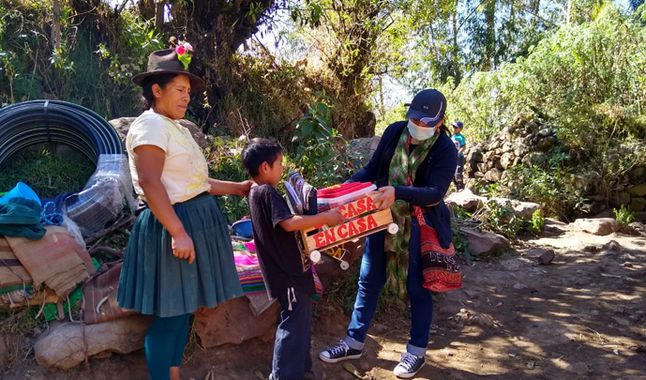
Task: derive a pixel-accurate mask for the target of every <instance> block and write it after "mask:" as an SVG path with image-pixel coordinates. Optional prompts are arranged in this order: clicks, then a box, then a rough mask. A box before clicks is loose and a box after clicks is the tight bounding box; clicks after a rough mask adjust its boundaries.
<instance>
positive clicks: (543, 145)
mask: <svg viewBox="0 0 646 380" xmlns="http://www.w3.org/2000/svg"><path fill="white" fill-rule="evenodd" d="M556 147H561V148H562V149H563V150H564V151H566V152H567V151H568V149H567V147H565V146H564V145H563V144H562V142H561V141H559V139H558V137H557V136H556V132H555V130H554V128H552V127H550V126H548V125H543V124H541V123H540V122H538V121H536V120H529V121H525V120H517V121H516V122H515V123H513V124H512V125H511V126H508V127H505V128H504V129H503V130H502V131H500V132H498V133H497V134H496V135H494V136H493V137H492V138H491V139H489V140H487V141H483V142H479V143H475V144H468V145H467V150H466V152H465V157H466V162H465V168H464V174H465V179H466V181H467V186H471V187H474V185H475V184H476V183H484V184H487V183H497V182H499V181H501V180H503V179H505V178H506V177H507V170H508V169H509V168H511V167H512V166H514V165H519V164H523V165H532V164H533V165H536V166H538V167H544V168H546V169H545V170H549V169H547V168H548V167H549V165H548V160H549V158H550V151H551V150H553V149H554V148H556ZM573 159H576V157H574V158H573ZM607 159H609V160H613V159H617V160H618V157H615V158H612V157H608V158H607ZM569 175H570V181H569V182H570V184H569V186H571V188H569V189H563V191H572V190H575V189H579V190H581V191H582V193H583V196H584V197H585V198H586V207H585V209H586V210H587V211H588V212H589V213H590V214H596V213H599V212H601V211H603V210H604V209H607V208H608V207H610V208H615V207H619V206H621V205H626V206H627V207H629V208H630V209H631V210H632V211H633V212H634V214H635V216H636V217H637V218H638V219H640V220H645V219H646V167H645V166H636V167H635V168H633V169H632V170H631V171H630V172H628V173H624V174H622V175H621V176H620V177H618V178H616V181H614V182H613V183H612V184H607V183H603V179H602V177H601V175H600V174H599V173H597V172H595V171H593V170H587V171H582V170H579V169H573V172H572V173H570V174H569Z"/></svg>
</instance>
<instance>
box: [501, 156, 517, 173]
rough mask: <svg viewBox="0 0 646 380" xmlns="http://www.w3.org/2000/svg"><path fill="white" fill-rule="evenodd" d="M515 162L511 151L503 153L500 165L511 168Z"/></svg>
mask: <svg viewBox="0 0 646 380" xmlns="http://www.w3.org/2000/svg"><path fill="white" fill-rule="evenodd" d="M513 162H514V155H513V154H511V153H503V154H502V156H500V166H502V168H503V169H507V168H509V167H510V166H511V164H512V163H513Z"/></svg>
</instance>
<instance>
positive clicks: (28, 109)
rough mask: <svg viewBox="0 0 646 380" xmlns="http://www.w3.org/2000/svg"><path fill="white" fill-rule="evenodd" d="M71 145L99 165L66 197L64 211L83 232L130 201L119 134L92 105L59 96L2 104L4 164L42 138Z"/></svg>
mask: <svg viewBox="0 0 646 380" xmlns="http://www.w3.org/2000/svg"><path fill="white" fill-rule="evenodd" d="M49 142H53V143H60V144H65V145H69V146H71V147H73V148H75V149H77V150H78V151H79V152H81V153H82V154H83V155H84V156H85V157H87V158H88V160H90V161H92V162H93V163H94V164H95V165H96V167H97V170H96V171H95V172H94V174H93V175H92V177H90V179H89V180H88V182H87V184H86V185H85V188H84V189H83V190H81V191H80V192H78V193H75V194H73V195H71V196H69V197H68V198H66V200H65V208H66V210H65V212H66V213H67V215H68V216H69V217H70V218H71V219H72V220H73V221H75V222H76V223H77V224H78V227H79V228H80V230H81V233H82V234H83V236H84V237H87V236H90V235H93V234H96V233H97V232H99V231H101V230H102V229H103V228H105V226H106V224H107V223H108V222H110V221H112V220H114V219H115V218H116V217H117V216H118V215H119V214H120V213H121V212H122V210H123V206H124V203H125V204H129V205H132V204H133V203H134V201H133V199H132V184H131V183H130V172H129V171H128V161H127V158H126V156H125V155H124V151H123V145H122V143H121V140H120V139H119V135H118V134H117V132H116V131H115V130H114V128H113V127H112V125H110V123H108V122H107V121H106V120H105V119H103V118H102V117H101V116H99V115H98V114H96V113H95V112H94V111H92V110H89V109H87V108H85V107H82V106H79V105H77V104H73V103H69V102H64V101H60V100H31V101H26V102H21V103H16V104H12V105H10V106H7V107H4V108H2V109H0V165H2V164H3V163H4V162H5V161H6V160H8V159H9V158H10V157H11V156H12V155H13V154H14V153H16V152H18V151H20V150H22V149H25V148H27V147H28V146H31V145H36V144H41V143H49Z"/></svg>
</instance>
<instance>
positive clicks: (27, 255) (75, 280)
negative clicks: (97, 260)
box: [7, 226, 94, 296]
mask: <svg viewBox="0 0 646 380" xmlns="http://www.w3.org/2000/svg"><path fill="white" fill-rule="evenodd" d="M46 230H47V232H46V234H45V236H44V237H43V238H42V239H40V240H28V239H26V238H22V237H7V241H8V243H9V246H10V247H11V250H12V251H13V253H14V255H15V256H16V258H17V259H18V260H20V263H21V264H22V265H23V267H24V268H25V269H26V270H27V272H29V274H30V275H31V277H32V279H33V282H34V286H35V287H39V286H40V284H42V283H45V284H46V285H47V286H48V287H49V288H51V289H52V290H53V291H54V292H55V293H56V294H57V295H59V296H66V295H67V294H69V292H71V291H72V290H73V289H74V288H75V287H76V285H77V284H79V283H81V282H83V281H85V280H86V279H87V278H89V277H90V274H92V273H94V266H93V265H92V260H91V259H90V255H89V254H88V253H87V251H86V250H85V247H81V246H80V245H78V243H77V242H76V240H74V237H73V236H72V235H71V234H70V233H69V232H68V231H67V229H65V228H64V227H58V226H48V227H46Z"/></svg>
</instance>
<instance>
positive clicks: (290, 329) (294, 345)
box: [270, 289, 312, 380]
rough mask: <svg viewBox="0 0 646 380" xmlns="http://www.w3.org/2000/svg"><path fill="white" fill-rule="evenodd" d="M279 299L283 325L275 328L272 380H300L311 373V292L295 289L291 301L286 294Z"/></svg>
mask: <svg viewBox="0 0 646 380" xmlns="http://www.w3.org/2000/svg"><path fill="white" fill-rule="evenodd" d="M284 293H285V294H282V295H281V296H280V297H278V302H279V303H280V308H281V311H280V323H279V324H278V328H277V329H276V340H275V342H274V359H273V362H272V376H271V377H270V379H272V380H300V379H302V378H303V377H304V376H305V373H307V372H310V371H311V370H312V357H311V356H310V348H311V344H310V336H311V332H312V300H311V298H310V296H311V292H307V291H303V290H302V289H295V292H294V294H293V295H294V296H295V299H296V300H295V301H294V297H292V293H290V294H289V299H291V309H292V310H289V304H290V302H289V299H288V295H287V292H284Z"/></svg>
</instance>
